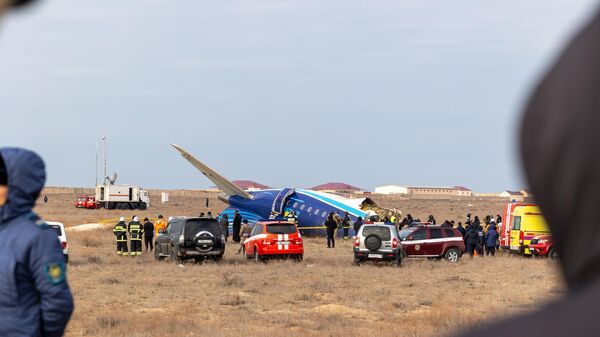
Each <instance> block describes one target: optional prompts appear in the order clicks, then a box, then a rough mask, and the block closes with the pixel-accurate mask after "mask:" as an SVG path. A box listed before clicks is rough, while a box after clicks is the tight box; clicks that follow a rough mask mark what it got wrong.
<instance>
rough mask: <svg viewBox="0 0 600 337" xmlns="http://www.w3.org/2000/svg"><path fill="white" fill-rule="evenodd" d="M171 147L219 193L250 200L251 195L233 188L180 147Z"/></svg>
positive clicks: (229, 183) (229, 182) (235, 187)
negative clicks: (219, 191)
mask: <svg viewBox="0 0 600 337" xmlns="http://www.w3.org/2000/svg"><path fill="white" fill-rule="evenodd" d="M171 146H173V147H174V148H175V149H176V150H177V151H179V153H181V156H182V157H183V158H185V160H187V161H189V162H190V164H192V165H194V167H195V168H196V169H198V171H200V172H202V174H204V175H205V176H206V177H207V178H208V179H210V181H212V182H213V183H214V184H215V185H217V187H218V188H219V189H221V191H223V192H224V193H225V194H227V195H229V196H232V195H237V196H240V197H243V198H246V199H252V195H250V194H249V193H248V192H246V191H244V190H243V189H241V188H239V187H237V186H235V185H234V184H233V183H232V182H231V181H229V180H227V179H225V178H224V177H223V176H222V175H220V174H218V173H217V172H215V171H213V170H212V169H211V168H210V167H208V166H206V165H204V163H202V162H201V161H199V160H198V159H196V157H194V156H192V155H191V154H190V153H189V152H187V151H186V150H184V149H183V148H181V147H180V146H178V145H175V144H171Z"/></svg>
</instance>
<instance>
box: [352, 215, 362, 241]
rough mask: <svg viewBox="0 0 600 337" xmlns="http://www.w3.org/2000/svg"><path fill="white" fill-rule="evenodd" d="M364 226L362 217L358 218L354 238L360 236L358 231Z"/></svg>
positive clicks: (355, 222) (355, 223)
mask: <svg viewBox="0 0 600 337" xmlns="http://www.w3.org/2000/svg"><path fill="white" fill-rule="evenodd" d="M362 225H363V219H362V217H358V218H356V221H354V236H356V235H358V231H359V230H360V227H361V226H362Z"/></svg>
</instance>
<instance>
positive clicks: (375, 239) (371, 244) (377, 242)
mask: <svg viewBox="0 0 600 337" xmlns="http://www.w3.org/2000/svg"><path fill="white" fill-rule="evenodd" d="M381 242H382V241H381V238H380V237H379V235H375V234H371V235H369V236H367V237H366V238H365V247H367V249H368V250H370V251H372V252H376V251H377V250H379V248H380V247H381Z"/></svg>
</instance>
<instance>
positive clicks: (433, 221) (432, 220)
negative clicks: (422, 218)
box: [427, 215, 435, 225]
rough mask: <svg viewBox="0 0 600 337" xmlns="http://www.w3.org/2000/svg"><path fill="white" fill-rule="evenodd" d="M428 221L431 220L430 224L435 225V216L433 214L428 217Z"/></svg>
mask: <svg viewBox="0 0 600 337" xmlns="http://www.w3.org/2000/svg"><path fill="white" fill-rule="evenodd" d="M427 222H429V224H430V225H435V218H434V217H433V215H430V216H429V219H427Z"/></svg>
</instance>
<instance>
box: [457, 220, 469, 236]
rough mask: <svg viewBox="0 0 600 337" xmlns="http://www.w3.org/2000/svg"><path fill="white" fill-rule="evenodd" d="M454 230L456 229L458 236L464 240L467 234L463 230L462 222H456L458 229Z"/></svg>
mask: <svg viewBox="0 0 600 337" xmlns="http://www.w3.org/2000/svg"><path fill="white" fill-rule="evenodd" d="M456 229H458V231H459V232H460V235H462V237H463V239H464V238H465V234H467V231H466V230H465V228H464V227H463V225H462V222H460V221H459V222H458V227H456Z"/></svg>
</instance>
